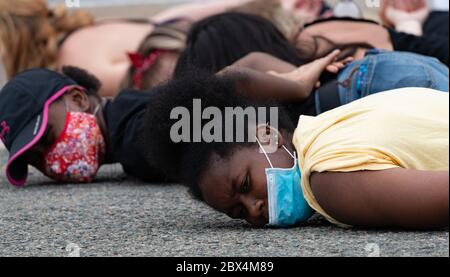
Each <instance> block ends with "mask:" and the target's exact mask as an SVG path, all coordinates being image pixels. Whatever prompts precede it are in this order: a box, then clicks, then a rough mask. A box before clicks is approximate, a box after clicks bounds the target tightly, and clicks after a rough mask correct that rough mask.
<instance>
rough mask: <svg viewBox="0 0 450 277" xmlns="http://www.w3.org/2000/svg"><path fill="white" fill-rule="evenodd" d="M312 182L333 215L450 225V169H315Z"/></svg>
mask: <svg viewBox="0 0 450 277" xmlns="http://www.w3.org/2000/svg"><path fill="white" fill-rule="evenodd" d="M311 188H312V191H313V194H314V196H315V197H316V199H317V201H318V202H319V205H320V206H321V207H322V208H323V209H324V210H325V211H326V212H327V213H328V214H330V215H331V216H332V217H333V218H335V219H337V220H338V221H341V222H343V223H346V224H350V225H354V226H364V227H401V228H412V229H433V228H442V227H447V226H448V225H449V205H448V203H449V172H448V171H446V172H432V171H419V170H409V169H402V168H398V169H389V170H382V171H358V172H351V173H334V172H326V173H314V174H313V175H312V177H311Z"/></svg>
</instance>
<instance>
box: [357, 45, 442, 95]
mask: <svg viewBox="0 0 450 277" xmlns="http://www.w3.org/2000/svg"><path fill="white" fill-rule="evenodd" d="M369 56H372V57H373V59H374V60H373V61H374V65H373V68H371V70H372V72H368V73H367V74H366V76H365V77H364V79H363V81H362V94H361V97H365V96H367V95H370V94H374V93H378V92H382V91H386V90H392V89H399V88H405V87H422V88H431V89H436V90H440V91H444V92H448V90H449V88H448V86H449V80H448V67H447V66H445V65H444V64H442V63H440V62H439V61H437V60H436V59H435V58H431V57H425V56H421V55H417V54H413V53H406V52H385V51H381V52H380V53H378V54H371V55H369Z"/></svg>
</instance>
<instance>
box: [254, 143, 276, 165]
mask: <svg viewBox="0 0 450 277" xmlns="http://www.w3.org/2000/svg"><path fill="white" fill-rule="evenodd" d="M255 138H256V141H257V142H258V144H259V148H261V151H262V152H263V153H264V156H266V159H267V161H268V162H269V164H270V167H271V168H274V167H273V165H272V162H271V161H270V159H269V155H267V152H266V150H265V149H264V147H263V146H262V144H261V142H260V141H259V139H258V138H257V137H255Z"/></svg>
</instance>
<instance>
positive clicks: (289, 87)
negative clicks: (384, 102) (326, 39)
mask: <svg viewBox="0 0 450 277" xmlns="http://www.w3.org/2000/svg"><path fill="white" fill-rule="evenodd" d="M339 54H340V52H339V51H334V52H332V53H331V54H329V55H328V56H326V57H324V58H322V59H317V60H315V61H314V62H312V63H309V64H306V65H303V66H301V67H299V68H297V67H295V66H294V65H292V64H289V63H287V62H284V61H282V60H280V59H277V58H275V57H273V56H271V55H268V54H265V53H251V54H249V55H247V56H246V57H244V58H242V59H241V60H239V61H237V62H236V63H234V64H233V65H232V66H230V67H227V68H225V69H224V70H222V71H221V72H220V73H219V74H220V75H223V76H227V77H230V78H232V79H233V80H235V81H236V83H237V85H238V87H239V90H240V91H242V92H245V93H246V95H247V97H249V98H251V99H254V100H269V101H272V100H274V101H277V102H281V103H283V102H292V101H300V102H301V101H304V100H306V99H307V98H308V97H309V96H310V95H311V93H312V91H313V90H314V88H315V86H317V85H318V80H319V78H320V75H321V74H322V72H323V71H324V70H328V71H331V72H337V71H339V70H340V69H341V68H343V67H344V66H345V63H342V62H335V60H336V58H337V56H338V55H339Z"/></svg>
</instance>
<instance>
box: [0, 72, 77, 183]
mask: <svg viewBox="0 0 450 277" xmlns="http://www.w3.org/2000/svg"><path fill="white" fill-rule="evenodd" d="M74 87H77V88H80V89H82V88H81V87H79V86H78V85H77V83H76V82H75V81H74V80H72V79H70V78H68V77H66V76H64V75H62V74H59V73H57V72H54V71H50V70H47V69H30V70H27V71H24V72H22V73H20V74H18V75H16V76H15V77H14V78H13V79H11V80H10V81H9V82H8V83H6V85H5V86H4V87H3V88H2V90H1V91H0V139H1V140H2V141H3V143H4V144H5V146H6V148H7V149H8V151H9V159H8V162H7V165H6V176H7V177H8V181H9V182H10V183H11V184H13V185H15V186H23V185H24V184H25V182H26V180H27V177H28V164H27V163H26V161H24V160H23V159H20V157H21V156H22V155H23V154H24V153H25V152H26V151H28V150H29V149H30V148H32V147H33V146H34V145H35V144H36V143H38V142H39V140H40V139H41V137H42V136H43V135H44V133H45V130H46V128H47V122H48V109H49V107H50V105H51V104H52V103H53V102H55V101H56V100H58V99H59V98H60V97H61V96H63V95H64V93H66V92H67V91H68V90H69V89H71V88H74ZM83 90H84V89H83Z"/></svg>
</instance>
